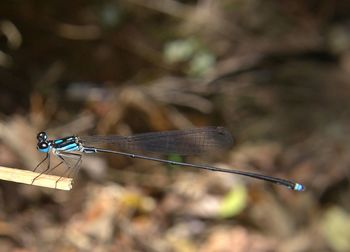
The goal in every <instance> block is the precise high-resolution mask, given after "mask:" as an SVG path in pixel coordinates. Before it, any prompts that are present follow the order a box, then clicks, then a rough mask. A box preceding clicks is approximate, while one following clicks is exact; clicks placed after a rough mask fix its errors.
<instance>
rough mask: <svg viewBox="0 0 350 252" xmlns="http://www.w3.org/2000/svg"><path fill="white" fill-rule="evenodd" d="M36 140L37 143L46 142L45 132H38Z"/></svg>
mask: <svg viewBox="0 0 350 252" xmlns="http://www.w3.org/2000/svg"><path fill="white" fill-rule="evenodd" d="M36 138H37V139H38V141H40V142H41V141H46V140H47V134H46V132H39V133H38V135H36Z"/></svg>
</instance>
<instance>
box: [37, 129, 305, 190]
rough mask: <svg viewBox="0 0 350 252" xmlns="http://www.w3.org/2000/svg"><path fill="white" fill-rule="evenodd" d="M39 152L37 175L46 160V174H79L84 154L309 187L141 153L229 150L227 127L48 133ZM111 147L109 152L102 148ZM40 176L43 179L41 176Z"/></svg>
mask: <svg viewBox="0 0 350 252" xmlns="http://www.w3.org/2000/svg"><path fill="white" fill-rule="evenodd" d="M37 140H38V143H37V149H38V150H39V151H40V152H43V153H46V156H45V158H44V159H43V160H42V161H41V162H40V163H39V164H38V165H37V166H36V168H35V169H34V171H35V170H36V169H37V168H38V167H40V166H41V165H42V164H43V163H44V162H45V161H46V160H48V166H47V168H46V170H44V171H43V173H45V172H48V171H52V170H53V169H55V168H57V167H58V166H60V165H61V164H65V165H66V166H67V167H68V168H69V169H68V170H70V169H72V170H78V169H76V168H78V167H79V166H80V165H81V163H82V157H83V155H82V154H94V153H108V154H114V155H121V156H126V157H129V158H136V159H144V160H149V161H155V162H159V163H165V164H169V165H174V166H182V167H191V168H196V169H203V170H209V171H214V172H223V173H228V174H236V175H241V176H245V177H250V178H254V179H259V180H263V181H267V182H271V183H274V184H278V185H281V186H285V187H287V188H289V189H291V190H294V191H303V190H305V187H304V186H303V185H302V184H300V183H296V182H294V181H292V180H287V179H282V178H277V177H273V176H268V175H264V174H260V173H255V172H250V171H242V170H236V169H228V168H220V167H215V166H210V165H206V164H193V163H186V162H181V161H173V160H167V159H161V158H157V157H152V156H151V155H143V154H139V153H149V154H151V153H153V154H154V153H157V154H166V155H170V154H177V155H182V156H187V155H200V154H203V153H209V152H211V151H216V150H220V149H228V148H230V147H231V146H232V144H233V138H232V136H231V134H230V132H229V131H228V130H227V129H225V128H224V127H219V126H211V127H200V128H193V129H186V130H171V131H159V132H148V133H141V134H135V135H130V136H120V135H106V136H75V135H72V136H67V137H63V138H58V139H51V140H50V139H48V135H47V133H46V132H39V133H38V134H37ZM101 146H108V147H109V148H105V147H101ZM51 154H52V155H54V156H56V157H58V159H59V160H60V161H61V162H60V163H59V164H57V165H56V166H54V167H50V155H51ZM68 159H70V160H74V165H71V164H69V162H68V161H67V160H68ZM38 176H40V175H38Z"/></svg>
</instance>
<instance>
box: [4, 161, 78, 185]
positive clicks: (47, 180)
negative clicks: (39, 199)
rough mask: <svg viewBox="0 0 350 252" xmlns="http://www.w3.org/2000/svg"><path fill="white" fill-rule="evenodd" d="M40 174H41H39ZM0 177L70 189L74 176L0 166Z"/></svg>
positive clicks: (18, 181)
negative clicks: (67, 176) (61, 175)
mask: <svg viewBox="0 0 350 252" xmlns="http://www.w3.org/2000/svg"><path fill="white" fill-rule="evenodd" d="M39 175H40V176H39ZM0 179H1V180H6V181H12V182H17V183H22V184H27V185H34V186H42V187H47V188H54V189H59V190H66V191H69V190H71V189H72V183H73V179H72V178H66V177H60V176H55V175H48V174H41V173H37V172H32V171H28V170H21V169H16V168H9V167H3V166H0Z"/></svg>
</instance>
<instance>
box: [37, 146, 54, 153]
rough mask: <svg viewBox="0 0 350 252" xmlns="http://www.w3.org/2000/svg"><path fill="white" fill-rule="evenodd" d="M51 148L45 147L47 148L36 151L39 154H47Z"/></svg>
mask: <svg viewBox="0 0 350 252" xmlns="http://www.w3.org/2000/svg"><path fill="white" fill-rule="evenodd" d="M50 149H51V147H47V148H38V150H39V151H40V152H44V153H48V152H49V151H50Z"/></svg>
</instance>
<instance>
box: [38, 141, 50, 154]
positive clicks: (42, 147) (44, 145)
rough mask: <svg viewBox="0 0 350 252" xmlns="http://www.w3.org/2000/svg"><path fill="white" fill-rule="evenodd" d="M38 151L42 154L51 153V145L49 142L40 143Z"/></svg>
mask: <svg viewBox="0 0 350 252" xmlns="http://www.w3.org/2000/svg"><path fill="white" fill-rule="evenodd" d="M37 149H38V150H39V151H41V152H46V153H47V152H49V149H50V147H49V144H48V143H47V142H40V143H38V145H37Z"/></svg>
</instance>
